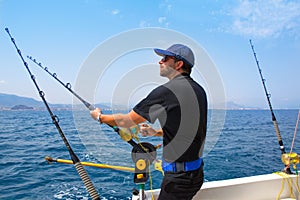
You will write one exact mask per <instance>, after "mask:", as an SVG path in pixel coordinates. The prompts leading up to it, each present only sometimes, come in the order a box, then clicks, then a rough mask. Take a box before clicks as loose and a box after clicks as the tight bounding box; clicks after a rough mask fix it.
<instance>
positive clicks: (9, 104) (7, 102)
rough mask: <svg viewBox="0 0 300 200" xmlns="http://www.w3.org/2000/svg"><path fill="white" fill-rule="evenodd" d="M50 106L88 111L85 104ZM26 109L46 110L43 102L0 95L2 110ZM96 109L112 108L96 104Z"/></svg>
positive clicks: (52, 106)
mask: <svg viewBox="0 0 300 200" xmlns="http://www.w3.org/2000/svg"><path fill="white" fill-rule="evenodd" d="M48 104H49V106H50V107H51V108H57V109H74V108H75V109H77V108H78V109H86V108H85V106H84V105H83V104H79V105H72V104H51V103H49V102H48ZM26 107H28V108H39V109H45V105H44V102H42V101H37V100H35V99H33V98H28V97H22V96H18V95H14V94H4V93H0V109H1V108H2V109H22V108H23V109H26ZM95 107H99V108H102V109H110V107H109V106H108V105H106V104H96V105H95ZM118 108H119V107H118Z"/></svg>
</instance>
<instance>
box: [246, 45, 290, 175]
mask: <svg viewBox="0 0 300 200" xmlns="http://www.w3.org/2000/svg"><path fill="white" fill-rule="evenodd" d="M249 42H250V45H251V49H252V52H253V55H254V58H255V62H256V65H257V68H258V72H259V75H260V79H261V82H262V84H263V88H264V91H265V95H266V97H267V101H268V105H269V109H270V112H271V115H272V122H273V125H274V128H275V132H276V136H277V140H278V143H279V146H280V150H281V154H285V153H286V152H285V147H284V145H283V141H282V137H281V134H280V130H279V127H278V122H277V120H276V117H275V114H274V111H273V107H272V104H271V94H270V93H268V90H267V86H266V83H265V82H266V79H265V78H264V77H263V75H262V70H261V68H260V66H259V62H258V59H257V56H256V53H255V51H254V46H253V44H252V41H251V40H249ZM285 171H286V172H287V173H290V174H291V173H292V172H291V170H290V167H289V166H287V165H286V169H285Z"/></svg>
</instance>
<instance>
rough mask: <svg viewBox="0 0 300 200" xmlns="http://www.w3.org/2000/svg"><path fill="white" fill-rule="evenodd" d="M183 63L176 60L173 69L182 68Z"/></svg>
mask: <svg viewBox="0 0 300 200" xmlns="http://www.w3.org/2000/svg"><path fill="white" fill-rule="evenodd" d="M183 64H184V63H183V61H182V60H179V61H177V62H176V67H175V69H176V70H179V69H180V68H182V66H183Z"/></svg>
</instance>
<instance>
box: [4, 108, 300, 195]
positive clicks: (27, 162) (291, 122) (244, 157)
mask: <svg viewBox="0 0 300 200" xmlns="http://www.w3.org/2000/svg"><path fill="white" fill-rule="evenodd" d="M217 112H218V111H217ZM219 112H223V113H222V114H221V115H222V116H224V117H225V118H224V124H223V123H222V122H220V123H210V122H211V121H213V120H212V119H211V120H210V122H209V131H208V141H207V144H208V145H207V147H206V150H205V153H204V162H205V167H204V172H205V180H206V181H215V180H224V179H230V178H237V177H245V176H252V175H260V174H267V173H272V172H275V171H280V170H282V168H283V167H284V165H283V164H282V163H281V159H280V154H281V151H280V149H279V144H278V140H277V137H276V133H275V130H274V126H273V123H272V120H271V114H270V111H269V110H227V111H219ZM274 112H275V116H276V117H277V121H278V123H279V128H280V131H281V136H282V140H283V143H284V145H285V147H286V151H287V152H289V151H290V148H291V144H292V139H293V135H294V132H295V126H296V120H297V115H298V110H275V111H274ZM53 113H54V114H55V115H57V116H58V118H59V124H60V127H61V129H62V130H63V132H64V134H65V136H66V137H67V139H68V141H69V143H70V144H71V147H72V149H73V151H74V152H75V153H76V155H77V156H78V157H79V159H80V160H81V161H86V162H96V163H104V164H110V165H118V166H126V167H133V162H132V159H131V149H132V148H131V146H130V145H129V144H128V143H126V142H124V141H122V140H121V139H120V138H119V136H118V135H117V134H116V133H115V132H113V131H112V130H111V129H110V128H109V127H107V126H106V125H99V124H97V123H96V122H95V121H93V120H92V119H91V118H90V116H89V112H88V111H85V110H82V111H76V112H75V111H68V110H54V111H53ZM210 116H214V115H210ZM216 116H217V115H216ZM0 120H1V124H0V179H1V181H0V191H1V193H0V199H2V200H4V199H9V200H11V199H65V200H67V199H68V200H70V199H90V198H89V195H88V193H87V191H86V190H85V188H84V185H83V183H82V181H81V179H80V177H79V175H78V173H77V171H76V170H75V168H74V166H73V165H69V164H62V163H52V164H48V162H47V161H45V159H44V158H45V156H51V157H52V158H60V159H70V155H69V153H68V151H67V149H66V147H65V145H64V143H63V141H62V139H61V137H60V135H59V133H58V131H57V130H56V128H55V126H54V124H53V123H52V120H51V118H50V116H49V114H48V112H47V111H43V110H40V111H36V110H27V111H0ZM221 121H222V120H221ZM299 134H300V133H299ZM299 134H298V136H297V137H296V140H295V147H294V152H298V153H299V152H300V140H299V139H300V136H299ZM141 141H147V142H150V143H153V144H154V145H157V144H160V143H161V139H160V138H141ZM160 155H161V149H159V150H158V156H160ZM85 169H86V171H87V172H88V175H89V177H90V179H91V180H92V182H93V184H94V186H95V187H96V188H97V191H98V192H99V194H100V196H101V199H108V200H109V199H110V200H113V199H131V192H132V189H133V188H137V186H136V184H135V183H134V182H133V174H132V173H130V172H125V171H117V170H112V169H101V168H94V167H85ZM151 179H152V184H150V183H149V182H150V181H148V182H147V183H146V186H145V187H146V189H150V188H151V187H152V188H159V186H160V181H161V179H162V175H161V173H160V172H158V171H155V170H153V171H151Z"/></svg>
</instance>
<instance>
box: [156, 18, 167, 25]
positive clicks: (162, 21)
mask: <svg viewBox="0 0 300 200" xmlns="http://www.w3.org/2000/svg"><path fill="white" fill-rule="evenodd" d="M166 20H167V18H166V17H159V18H158V22H159V23H160V24H162V23H164V21H166Z"/></svg>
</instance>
